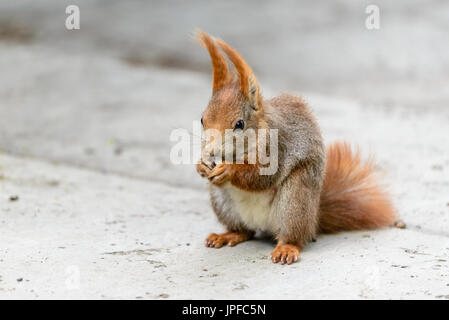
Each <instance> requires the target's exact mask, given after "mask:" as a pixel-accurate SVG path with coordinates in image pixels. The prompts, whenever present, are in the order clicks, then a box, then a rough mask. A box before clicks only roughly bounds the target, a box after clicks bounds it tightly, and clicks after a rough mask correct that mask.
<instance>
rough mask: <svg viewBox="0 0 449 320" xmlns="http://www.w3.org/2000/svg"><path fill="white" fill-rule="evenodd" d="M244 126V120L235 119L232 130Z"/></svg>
mask: <svg viewBox="0 0 449 320" xmlns="http://www.w3.org/2000/svg"><path fill="white" fill-rule="evenodd" d="M244 127H245V122H244V121H243V120H239V121H237V123H236V124H235V127H234V130H238V129H243V128H244Z"/></svg>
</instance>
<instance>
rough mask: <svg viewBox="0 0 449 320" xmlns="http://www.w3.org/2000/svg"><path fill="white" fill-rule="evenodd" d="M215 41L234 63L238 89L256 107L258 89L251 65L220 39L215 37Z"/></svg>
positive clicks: (258, 100) (258, 99) (257, 103)
mask: <svg viewBox="0 0 449 320" xmlns="http://www.w3.org/2000/svg"><path fill="white" fill-rule="evenodd" d="M215 41H216V42H217V44H218V46H219V47H220V48H221V49H222V50H223V51H224V52H225V53H226V55H227V56H228V58H229V60H231V62H232V63H233V64H234V66H235V69H236V70H237V73H238V74H239V79H240V90H241V91H242V92H243V94H244V95H245V96H246V97H247V98H248V100H249V101H250V103H251V104H252V105H253V107H254V108H255V109H258V108H259V103H260V89H259V84H258V82H257V79H256V77H255V76H254V73H253V71H252V69H251V67H250V66H249V65H248V64H247V63H246V61H245V60H244V59H243V58H242V56H241V55H240V54H239V53H238V52H237V51H236V50H234V49H233V48H231V46H229V45H228V44H227V43H226V42H224V41H223V40H220V39H216V40H215Z"/></svg>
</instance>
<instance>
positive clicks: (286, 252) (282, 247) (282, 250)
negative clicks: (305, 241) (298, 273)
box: [271, 243, 299, 264]
mask: <svg viewBox="0 0 449 320" xmlns="http://www.w3.org/2000/svg"><path fill="white" fill-rule="evenodd" d="M298 259H299V247H298V246H295V245H293V244H281V243H279V244H278V245H277V246H276V248H275V249H274V250H273V252H271V261H273V263H278V262H279V261H280V262H281V264H285V263H287V264H292V263H293V262H296V261H298Z"/></svg>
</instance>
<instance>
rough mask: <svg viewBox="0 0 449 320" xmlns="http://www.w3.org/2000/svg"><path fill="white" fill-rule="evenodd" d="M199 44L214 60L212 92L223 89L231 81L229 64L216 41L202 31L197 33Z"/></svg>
mask: <svg viewBox="0 0 449 320" xmlns="http://www.w3.org/2000/svg"><path fill="white" fill-rule="evenodd" d="M196 39H197V40H198V42H199V43H200V44H201V45H202V46H203V47H205V48H206V49H207V51H209V55H210V58H211V60H212V72H213V75H214V80H213V83H212V92H216V91H217V90H220V89H221V88H223V86H224V85H226V84H227V83H228V82H229V81H230V80H231V79H230V77H229V69H228V64H227V63H226V59H225V57H223V55H222V54H221V52H220V50H219V49H218V48H217V47H216V46H215V42H214V39H212V37H211V36H209V35H208V34H207V33H205V32H203V31H202V30H198V31H197V32H196Z"/></svg>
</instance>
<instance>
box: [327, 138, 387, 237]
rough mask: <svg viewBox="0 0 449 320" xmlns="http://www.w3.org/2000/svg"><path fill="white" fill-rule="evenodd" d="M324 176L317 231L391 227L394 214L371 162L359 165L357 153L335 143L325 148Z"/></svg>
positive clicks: (359, 160)
mask: <svg viewBox="0 0 449 320" xmlns="http://www.w3.org/2000/svg"><path fill="white" fill-rule="evenodd" d="M326 157H327V161H326V174H325V178H324V184H323V189H322V192H321V201H320V218H319V228H320V231H321V232H325V233H333V232H338V231H343V230H359V229H374V228H378V227H385V226H390V225H392V224H393V223H394V221H395V219H396V212H395V210H394V207H393V204H392V202H391V200H390V197H389V195H388V193H387V192H386V191H385V190H384V189H383V188H382V186H381V185H379V184H378V182H377V180H376V177H375V174H374V164H373V161H367V162H364V163H362V161H361V159H360V154H359V152H355V153H353V152H352V150H351V147H350V146H349V145H348V144H347V143H341V142H337V143H334V144H332V145H330V146H329V147H328V149H327V154H326Z"/></svg>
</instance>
